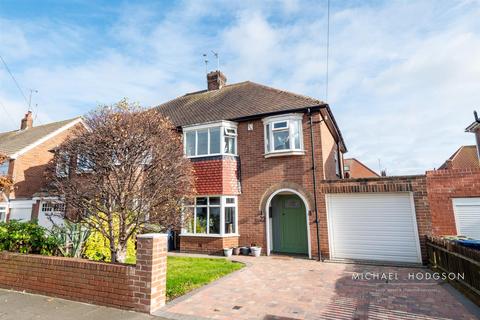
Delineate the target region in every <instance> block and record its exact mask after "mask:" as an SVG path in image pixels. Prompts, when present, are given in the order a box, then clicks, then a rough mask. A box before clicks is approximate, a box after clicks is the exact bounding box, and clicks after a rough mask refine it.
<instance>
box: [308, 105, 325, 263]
mask: <svg viewBox="0 0 480 320" xmlns="http://www.w3.org/2000/svg"><path fill="white" fill-rule="evenodd" d="M308 121H309V123H310V151H311V153H312V179H313V205H314V207H315V225H316V228H317V252H318V257H317V260H318V261H323V259H322V253H321V251H320V227H319V221H318V206H317V175H316V171H317V170H316V169H317V166H316V165H315V146H314V144H313V121H312V111H311V110H310V108H308Z"/></svg>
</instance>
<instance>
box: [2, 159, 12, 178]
mask: <svg viewBox="0 0 480 320" xmlns="http://www.w3.org/2000/svg"><path fill="white" fill-rule="evenodd" d="M9 165H10V160H8V159H7V160H5V161H3V162H2V163H0V176H6V175H8V167H9Z"/></svg>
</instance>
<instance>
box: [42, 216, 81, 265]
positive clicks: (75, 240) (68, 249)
mask: <svg viewBox="0 0 480 320" xmlns="http://www.w3.org/2000/svg"><path fill="white" fill-rule="evenodd" d="M50 234H51V235H52V236H53V237H54V238H55V239H56V240H57V244H58V250H59V251H60V253H61V254H62V255H63V256H64V257H74V258H81V257H82V255H83V251H84V249H85V241H86V240H87V238H88V236H89V234H90V230H89V229H88V228H87V227H86V226H84V225H82V224H81V223H73V222H70V221H68V220H64V221H63V223H62V225H60V226H58V225H54V226H53V227H52V230H51V231H50Z"/></svg>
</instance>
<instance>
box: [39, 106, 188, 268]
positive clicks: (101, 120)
mask: <svg viewBox="0 0 480 320" xmlns="http://www.w3.org/2000/svg"><path fill="white" fill-rule="evenodd" d="M84 121H85V124H86V127H87V129H79V130H78V131H77V132H75V133H74V134H73V135H72V136H71V138H69V139H68V140H67V141H66V142H65V143H63V144H62V145H61V146H60V147H58V149H57V150H56V152H55V157H54V159H53V161H52V163H51V165H50V169H49V174H50V179H51V181H52V187H53V188H54V190H55V192H56V193H57V194H58V195H59V196H60V198H61V199H62V201H64V202H65V204H66V210H65V213H63V214H61V215H62V218H64V219H67V220H69V221H73V222H83V223H85V224H87V225H88V226H89V227H90V228H91V229H94V230H97V231H98V232H100V233H101V234H102V235H103V236H105V237H106V238H107V239H108V240H109V242H110V252H111V261H112V262H125V258H126V247H127V241H128V240H129V239H130V238H131V237H132V236H134V235H135V234H136V233H138V232H140V231H145V229H148V228H150V227H152V225H155V226H156V227H157V228H160V229H161V230H167V229H169V228H180V227H181V225H182V223H183V221H184V220H185V219H187V218H188V217H184V216H182V212H181V205H182V201H183V200H184V198H185V197H190V196H192V195H193V193H194V187H193V173H192V167H191V163H190V161H189V160H188V159H186V158H185V157H184V155H183V148H182V141H181V137H180V134H179V133H178V132H177V131H176V130H175V127H174V126H173V125H172V123H171V122H170V121H169V120H168V119H167V118H165V117H163V116H162V115H161V114H160V113H159V112H158V111H156V110H155V109H150V110H146V109H142V108H140V107H138V106H137V105H133V104H130V103H128V101H127V100H122V101H120V102H118V103H117V104H114V105H112V106H104V107H101V108H99V109H97V110H95V111H93V112H92V113H90V114H89V115H87V116H86V117H85V119H84Z"/></svg>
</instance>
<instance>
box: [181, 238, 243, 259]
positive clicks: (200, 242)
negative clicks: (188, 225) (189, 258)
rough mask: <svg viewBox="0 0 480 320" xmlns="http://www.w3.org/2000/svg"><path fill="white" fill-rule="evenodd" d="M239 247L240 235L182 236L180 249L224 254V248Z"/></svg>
mask: <svg viewBox="0 0 480 320" xmlns="http://www.w3.org/2000/svg"><path fill="white" fill-rule="evenodd" d="M233 247H238V236H226V237H208V236H205V237H203V236H202V237H199V236H184V235H181V236H180V251H181V252H190V253H204V254H217V255H223V248H233Z"/></svg>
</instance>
